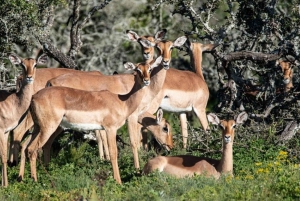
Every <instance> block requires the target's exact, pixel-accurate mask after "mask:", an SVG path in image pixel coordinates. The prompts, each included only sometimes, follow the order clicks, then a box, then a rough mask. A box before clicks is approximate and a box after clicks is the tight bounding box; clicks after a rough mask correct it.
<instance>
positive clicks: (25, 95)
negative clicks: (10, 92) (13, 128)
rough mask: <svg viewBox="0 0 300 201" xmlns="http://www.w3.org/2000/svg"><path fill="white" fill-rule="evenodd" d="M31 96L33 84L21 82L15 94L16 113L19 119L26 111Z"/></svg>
mask: <svg viewBox="0 0 300 201" xmlns="http://www.w3.org/2000/svg"><path fill="white" fill-rule="evenodd" d="M32 95H33V83H30V84H27V83H26V82H25V81H23V82H22V87H21V89H20V90H19V91H18V92H17V93H16V94H15V105H16V109H17V110H16V111H17V113H18V115H19V116H20V117H21V116H22V115H23V114H24V113H25V112H26V111H27V110H28V108H29V105H30V102H31V98H32Z"/></svg>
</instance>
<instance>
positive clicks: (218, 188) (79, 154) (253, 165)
mask: <svg viewBox="0 0 300 201" xmlns="http://www.w3.org/2000/svg"><path fill="white" fill-rule="evenodd" d="M174 127H175V130H177V129H178V128H176V126H174ZM266 129H268V128H266ZM121 131H122V132H123V133H125V135H126V129H125V130H124V129H122V130H121ZM190 133H191V136H190V137H191V138H189V148H188V150H187V151H185V150H182V149H181V148H180V147H181V142H180V139H181V136H180V135H179V134H178V131H175V133H174V134H175V142H177V143H176V147H175V149H174V150H172V152H171V155H176V154H183V153H189V154H193V155H203V154H204V155H205V156H209V157H213V158H220V152H219V150H220V146H221V145H220V139H219V138H220V131H219V130H217V128H213V131H212V132H211V134H209V135H208V136H205V135H204V134H203V133H202V132H201V130H199V129H193V130H191V131H190ZM266 133H267V132H264V131H262V132H261V133H258V134H254V133H249V129H248V128H247V127H240V128H238V134H237V136H236V138H235V145H234V175H235V176H234V178H231V177H228V176H227V177H226V176H223V177H221V178H220V179H219V180H215V179H213V178H206V177H203V176H196V177H193V178H184V179H176V178H173V177H171V176H167V175H165V174H161V173H158V172H155V173H152V174H150V175H148V176H143V175H141V174H140V172H137V171H135V170H134V167H133V157H132V153H131V148H130V147H125V148H124V149H122V150H121V151H120V154H119V167H120V173H121V179H122V181H123V184H122V185H118V184H117V183H116V182H115V181H114V179H113V175H112V168H111V165H110V163H109V162H107V161H101V160H100V159H99V157H98V148H97V147H96V146H91V145H89V144H88V143H87V142H84V141H82V140H79V141H77V142H76V143H75V144H73V145H68V144H67V140H64V139H66V138H67V137H70V136H64V137H63V138H62V139H60V140H59V142H60V143H61V144H63V145H62V147H63V149H62V150H60V151H59V152H58V153H55V154H54V156H53V157H52V159H51V163H50V165H49V167H47V168H45V167H44V166H43V165H42V163H41V162H40V161H38V180H39V181H38V182H33V181H32V179H31V178H30V167H29V165H28V164H27V165H26V172H25V179H24V181H22V182H20V183H19V182H17V181H16V178H17V176H18V167H13V168H9V169H8V174H9V175H8V177H9V186H8V187H7V188H0V200H8V201H9V200H84V199H88V200H130V201H134V200H137V201H140V200H151V201H152V200H176V201H177V200H197V201H198V200H200V201H201V200H220V201H222V200H251V201H253V200H300V165H299V159H298V157H297V155H294V154H293V153H292V151H291V150H292V149H291V147H292V146H296V145H297V146H298V145H299V142H298V139H296V138H295V139H293V140H292V141H290V142H289V143H288V144H285V145H280V146H279V145H276V144H275V143H274V141H275V140H276V136H274V135H269V133H267V134H266ZM193 135H194V136H195V135H198V136H201V139H205V140H203V141H202V142H201V143H200V142H199V141H197V140H195V139H194V138H192V136H193ZM122 137H123V139H124V140H126V141H127V142H128V139H127V137H125V136H122ZM207 147H209V150H207ZM199 149H202V150H204V151H202V152H200V151H199ZM205 150H206V151H205ZM294 151H295V150H294ZM139 155H140V164H141V167H143V165H144V164H145V163H146V161H147V160H148V159H149V158H151V157H153V156H155V153H154V151H149V152H146V151H144V150H141V151H140V153H139Z"/></svg>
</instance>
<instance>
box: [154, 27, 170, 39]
mask: <svg viewBox="0 0 300 201" xmlns="http://www.w3.org/2000/svg"><path fill="white" fill-rule="evenodd" d="M166 34H167V29H163V30H161V31H158V32H156V34H155V36H154V38H155V40H157V41H161V40H163V39H165V36H166Z"/></svg>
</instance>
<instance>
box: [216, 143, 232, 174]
mask: <svg viewBox="0 0 300 201" xmlns="http://www.w3.org/2000/svg"><path fill="white" fill-rule="evenodd" d="M232 145H233V143H232V142H230V143H227V144H226V143H225V142H223V154H222V158H221V160H220V163H219V165H218V167H217V171H218V172H220V173H230V174H232V173H233V152H232Z"/></svg>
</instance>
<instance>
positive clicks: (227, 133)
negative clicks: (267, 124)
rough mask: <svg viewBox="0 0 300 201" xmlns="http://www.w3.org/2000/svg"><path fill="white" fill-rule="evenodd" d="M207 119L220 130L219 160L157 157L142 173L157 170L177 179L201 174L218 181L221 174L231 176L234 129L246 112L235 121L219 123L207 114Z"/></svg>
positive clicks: (214, 117) (213, 115)
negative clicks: (220, 154)
mask: <svg viewBox="0 0 300 201" xmlns="http://www.w3.org/2000/svg"><path fill="white" fill-rule="evenodd" d="M207 117H208V120H209V121H210V122H211V123H212V124H215V125H219V126H220V127H221V128H222V141H223V153H222V157H221V159H220V160H216V159H211V158H205V157H197V156H189V155H182V156H158V157H155V158H153V159H150V160H149V161H148V163H146V165H145V166H144V169H143V172H144V173H145V174H149V173H150V172H153V171H156V170H158V171H159V172H164V173H166V174H170V175H173V176H175V177H178V178H182V177H187V176H194V175H201V174H203V175H205V176H213V177H215V178H217V179H218V178H219V177H220V175H221V174H231V175H233V154H232V146H233V140H234V129H235V126H236V125H238V124H241V123H243V122H245V121H246V120H247V118H248V115H247V113H246V112H242V113H240V114H239V115H238V117H237V118H236V120H227V121H226V120H223V121H220V120H219V118H218V117H217V116H216V115H215V114H208V115H207Z"/></svg>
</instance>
